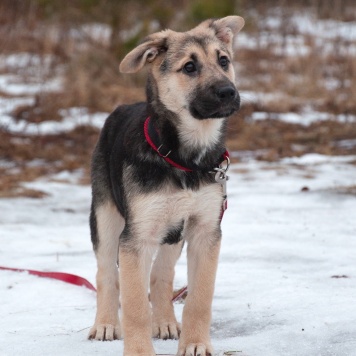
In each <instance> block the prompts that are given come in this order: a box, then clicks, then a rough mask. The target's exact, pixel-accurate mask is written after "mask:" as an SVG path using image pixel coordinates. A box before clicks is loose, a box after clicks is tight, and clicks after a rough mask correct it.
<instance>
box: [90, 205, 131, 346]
mask: <svg viewBox="0 0 356 356" xmlns="http://www.w3.org/2000/svg"><path fill="white" fill-rule="evenodd" d="M124 226H125V221H124V218H123V217H122V216H121V214H120V213H119V212H118V210H117V208H116V206H115V204H114V203H113V202H112V201H111V200H107V201H106V202H104V203H101V204H100V205H99V206H98V207H95V204H93V205H92V211H91V216H90V227H91V234H92V240H93V243H94V249H95V255H96V259H97V265H98V271H97V275H96V284H97V312H96V317H95V323H94V326H93V327H92V328H91V329H90V332H89V335H88V337H89V339H96V340H114V339H119V338H120V337H121V335H120V321H119V312H118V311H119V275H118V267H117V258H118V249H119V237H120V234H121V232H122V230H123V229H124Z"/></svg>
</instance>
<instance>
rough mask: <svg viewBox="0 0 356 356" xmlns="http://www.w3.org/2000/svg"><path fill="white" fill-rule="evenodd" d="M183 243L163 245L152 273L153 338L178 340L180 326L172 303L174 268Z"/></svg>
mask: <svg viewBox="0 0 356 356" xmlns="http://www.w3.org/2000/svg"><path fill="white" fill-rule="evenodd" d="M182 247H183V241H181V242H179V243H176V244H173V245H168V244H164V245H161V246H160V248H159V251H158V254H157V257H156V260H155V262H154V264H153V267H152V271H151V288H150V296H151V303H152V312H153V320H152V336H153V337H156V338H160V339H178V338H179V334H180V329H181V328H180V324H179V323H178V322H177V320H176V317H175V315H174V308H173V303H172V295H173V279H174V266H175V264H176V262H177V260H178V258H179V256H180V254H181V251H182Z"/></svg>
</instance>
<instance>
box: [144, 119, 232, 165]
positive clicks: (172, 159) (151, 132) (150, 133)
mask: <svg viewBox="0 0 356 356" xmlns="http://www.w3.org/2000/svg"><path fill="white" fill-rule="evenodd" d="M144 133H145V138H146V141H147V142H148V144H149V145H150V146H151V147H152V148H153V149H154V150H155V151H156V152H157V153H158V154H159V155H160V156H161V157H162V158H163V159H164V160H165V161H166V162H167V163H169V164H170V165H171V166H173V167H175V168H178V169H180V170H182V171H185V172H193V171H199V167H198V166H197V165H195V164H189V163H187V162H182V161H181V160H180V159H179V157H178V156H177V155H176V154H175V153H174V152H172V151H171V150H169V149H167V148H166V147H164V145H163V144H162V142H161V140H160V137H159V134H158V131H157V130H156V128H155V127H154V125H153V123H152V120H151V118H150V117H147V119H146V120H145V123H144ZM228 157H229V152H228V151H227V150H225V152H223V154H222V155H221V156H220V158H219V160H218V161H217V162H216V165H215V166H214V167H212V168H211V169H210V171H213V170H214V168H216V167H219V165H220V164H221V163H222V162H223V161H225V160H227V158H228Z"/></svg>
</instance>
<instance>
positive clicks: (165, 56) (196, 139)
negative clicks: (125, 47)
mask: <svg viewBox="0 0 356 356" xmlns="http://www.w3.org/2000/svg"><path fill="white" fill-rule="evenodd" d="M243 25H244V20H243V19H242V18H241V17H239V16H228V17H225V18H221V19H216V20H207V21H204V22H203V23H201V24H200V25H199V26H197V27H195V28H194V29H192V30H190V31H188V32H184V33H180V32H174V31H171V30H165V31H162V32H158V33H154V34H152V35H150V36H148V37H147V38H146V39H145V40H144V41H143V42H142V44H140V45H139V46H138V47H136V48H135V49H133V50H132V51H131V52H130V53H129V54H127V55H126V57H125V58H124V59H123V60H122V62H121V64H120V71H121V72H123V73H136V72H137V71H139V70H140V69H142V68H143V67H144V66H145V65H148V64H149V71H148V81H147V102H142V103H137V104H133V105H123V106H119V107H118V108H117V109H116V110H115V111H114V112H113V113H112V114H111V115H110V116H109V117H108V119H107V120H106V122H105V125H104V128H103V130H102V132H101V135H100V138H99V141H98V143H97V146H96V148H95V150H94V153H93V158H92V206H91V215H90V228H91V239H92V242H93V246H94V250H95V255H96V258H97V265H98V272H97V277H96V278H97V313H96V319H95V323H94V326H93V327H92V328H91V330H90V332H89V338H90V339H96V340H113V339H118V338H120V337H121V336H124V355H130V356H138V355H155V351H154V348H153V345H152V341H151V338H152V336H153V337H155V338H161V339H168V338H170V339H178V338H179V348H178V353H177V355H185V356H195V355H200V356H203V355H211V354H212V353H213V349H212V345H211V341H210V336H209V329H210V323H211V304H212V298H213V291H214V283H215V275H216V269H217V263H218V256H219V250H220V240H221V229H220V217H221V210H222V204H223V188H222V185H221V184H218V183H217V182H216V180H215V175H216V174H215V173H216V172H215V171H214V170H215V169H219V165H220V164H221V163H222V161H223V160H224V159H225V158H226V155H224V152H225V144H224V139H225V134H226V118H227V117H228V116H230V115H231V114H233V113H234V112H236V111H237V110H238V109H239V107H240V97H239V94H238V92H237V89H236V87H235V73H234V68H233V64H232V56H233V51H232V47H233V37H234V35H235V34H237V33H238V32H239V31H240V30H241V28H242V27H243ZM184 241H186V242H187V244H188V248H187V259H188V297H187V299H186V302H185V306H184V311H183V318H182V327H181V326H180V324H179V323H178V322H177V320H176V318H175V315H174V310H173V305H172V301H171V299H172V291H173V277H174V266H175V263H176V261H177V259H178V258H179V256H180V253H181V251H182V246H183V242H184ZM154 256H155V259H154ZM153 260H154V262H153ZM152 262H153V264H152ZM117 263H118V265H119V270H120V275H119V273H118V268H117ZM119 286H120V301H121V307H122V326H121V327H120V322H119V315H118V309H119ZM149 287H150V301H149V299H148V288H149Z"/></svg>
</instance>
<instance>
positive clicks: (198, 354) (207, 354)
mask: <svg viewBox="0 0 356 356" xmlns="http://www.w3.org/2000/svg"><path fill="white" fill-rule="evenodd" d="M213 352H214V351H213V348H212V346H211V344H210V343H196V344H195V343H191V344H188V345H185V346H184V345H179V350H178V353H177V356H212V355H213Z"/></svg>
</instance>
